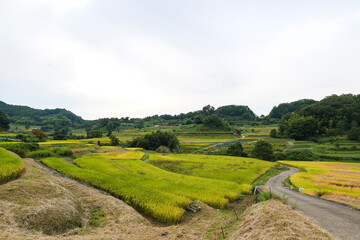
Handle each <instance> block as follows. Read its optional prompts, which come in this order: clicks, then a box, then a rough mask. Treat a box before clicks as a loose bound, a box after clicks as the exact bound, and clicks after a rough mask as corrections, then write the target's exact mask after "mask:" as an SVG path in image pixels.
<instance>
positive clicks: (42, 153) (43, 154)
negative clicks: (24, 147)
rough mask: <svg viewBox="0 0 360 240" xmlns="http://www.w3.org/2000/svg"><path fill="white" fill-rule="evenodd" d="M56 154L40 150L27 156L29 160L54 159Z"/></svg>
mask: <svg viewBox="0 0 360 240" xmlns="http://www.w3.org/2000/svg"><path fill="white" fill-rule="evenodd" d="M54 156H55V154H54V153H53V152H51V151H49V150H38V151H34V152H29V153H27V154H26V157H28V158H36V159H37V158H46V157H54Z"/></svg>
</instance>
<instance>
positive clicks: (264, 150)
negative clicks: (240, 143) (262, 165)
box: [252, 140, 275, 161]
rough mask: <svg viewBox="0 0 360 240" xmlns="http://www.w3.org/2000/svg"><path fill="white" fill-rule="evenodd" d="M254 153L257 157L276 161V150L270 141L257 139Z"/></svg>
mask: <svg viewBox="0 0 360 240" xmlns="http://www.w3.org/2000/svg"><path fill="white" fill-rule="evenodd" d="M252 155H253V156H254V157H255V158H259V159H262V160H267V161H275V156H274V150H273V147H272V145H271V144H270V143H268V142H265V141H264V140H260V141H257V142H256V143H255V147H254V149H253V151H252Z"/></svg>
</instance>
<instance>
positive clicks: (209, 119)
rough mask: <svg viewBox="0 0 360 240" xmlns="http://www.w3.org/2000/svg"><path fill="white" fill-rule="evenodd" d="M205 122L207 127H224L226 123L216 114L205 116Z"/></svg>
mask: <svg viewBox="0 0 360 240" xmlns="http://www.w3.org/2000/svg"><path fill="white" fill-rule="evenodd" d="M203 124H204V127H207V128H224V123H223V122H222V121H221V119H220V118H219V117H218V116H216V115H215V114H213V115H209V116H206V117H204V118H203Z"/></svg>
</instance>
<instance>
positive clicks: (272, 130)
mask: <svg viewBox="0 0 360 240" xmlns="http://www.w3.org/2000/svg"><path fill="white" fill-rule="evenodd" d="M270 137H272V138H276V137H277V131H276V129H271V131H270Z"/></svg>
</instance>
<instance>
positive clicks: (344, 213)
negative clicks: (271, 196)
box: [265, 168, 360, 239]
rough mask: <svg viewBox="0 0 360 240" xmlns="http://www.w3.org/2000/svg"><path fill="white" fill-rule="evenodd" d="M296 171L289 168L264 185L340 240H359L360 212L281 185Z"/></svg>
mask: <svg viewBox="0 0 360 240" xmlns="http://www.w3.org/2000/svg"><path fill="white" fill-rule="evenodd" d="M297 171H298V170H297V169H296V168H290V170H288V171H284V172H282V173H280V174H279V175H277V176H274V177H272V178H270V179H269V181H268V182H267V183H266V184H265V187H266V188H267V189H268V188H269V186H270V187H271V189H272V191H273V192H275V193H277V194H278V195H280V196H283V194H285V197H286V198H288V200H289V202H290V203H296V204H297V206H298V210H300V211H301V212H302V213H303V214H304V215H306V216H307V217H309V218H311V219H312V220H314V221H315V222H316V223H317V224H318V225H319V226H321V227H322V228H324V229H325V230H327V231H328V232H330V233H331V234H333V235H334V236H337V237H340V238H341V239H360V211H358V210H354V209H351V208H349V207H346V206H343V205H341V204H337V203H334V202H330V201H327V200H324V199H320V198H317V197H313V196H310V195H306V194H302V193H298V192H296V191H293V190H289V189H288V188H286V187H285V186H284V184H283V181H284V179H285V178H287V177H288V176H291V175H293V174H294V173H296V172H297Z"/></svg>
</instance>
